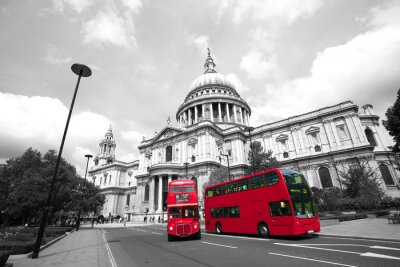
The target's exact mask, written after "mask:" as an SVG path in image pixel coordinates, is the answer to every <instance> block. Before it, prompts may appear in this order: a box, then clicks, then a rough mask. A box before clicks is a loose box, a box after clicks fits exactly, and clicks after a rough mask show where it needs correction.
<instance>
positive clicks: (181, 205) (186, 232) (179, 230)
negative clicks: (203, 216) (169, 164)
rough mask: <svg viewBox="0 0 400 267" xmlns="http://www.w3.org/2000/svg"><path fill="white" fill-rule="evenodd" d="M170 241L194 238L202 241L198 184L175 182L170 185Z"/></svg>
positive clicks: (168, 230)
mask: <svg viewBox="0 0 400 267" xmlns="http://www.w3.org/2000/svg"><path fill="white" fill-rule="evenodd" d="M167 207H168V213H167V214H168V224H167V232H168V241H171V240H173V239H175V238H183V237H190V236H193V237H194V238H196V239H201V231H200V216H199V207H198V197H197V191H196V183H195V182H194V181H192V180H175V181H171V182H170V183H169V185H168V205H167Z"/></svg>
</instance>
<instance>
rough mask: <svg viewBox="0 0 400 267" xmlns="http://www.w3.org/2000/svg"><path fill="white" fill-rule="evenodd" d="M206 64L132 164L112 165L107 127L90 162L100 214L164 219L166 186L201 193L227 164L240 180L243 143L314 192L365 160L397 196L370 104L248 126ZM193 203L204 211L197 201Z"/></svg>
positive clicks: (238, 102)
mask: <svg viewBox="0 0 400 267" xmlns="http://www.w3.org/2000/svg"><path fill="white" fill-rule="evenodd" d="M204 67H205V72H204V74H203V75H201V76H200V77H198V78H197V79H195V80H194V82H193V83H192V84H191V85H190V87H189V92H188V94H187V96H186V98H185V100H184V102H183V104H182V105H181V106H180V107H179V108H178V111H177V114H176V120H177V125H178V126H177V127H172V126H171V125H169V123H168V125H167V126H166V127H165V128H164V129H163V130H162V131H161V132H159V133H157V134H156V135H155V136H154V137H153V138H151V139H148V140H143V141H142V143H141V144H140V146H139V152H140V153H139V159H138V160H136V161H133V162H129V163H124V162H120V161H117V160H115V147H116V145H115V141H114V140H113V136H112V131H111V128H110V129H109V131H108V132H107V133H106V136H105V138H104V139H103V140H102V141H101V142H100V144H99V147H100V151H99V154H98V156H97V157H96V158H95V163H96V165H95V166H94V167H92V168H91V170H90V171H89V180H92V182H94V183H95V184H96V185H99V186H100V187H101V189H102V190H103V192H104V194H105V195H106V198H107V202H106V203H105V205H104V207H103V215H104V216H108V215H113V216H115V215H120V216H124V217H126V218H128V219H129V220H130V221H140V220H143V217H144V216H146V215H149V216H156V217H157V218H158V216H164V213H163V207H164V206H165V204H166V198H167V195H166V194H167V188H168V182H170V181H171V180H175V179H186V178H188V179H193V180H195V181H197V186H198V190H199V192H201V193H202V189H203V185H204V183H205V182H206V181H207V180H208V177H209V175H210V173H211V171H212V170H213V169H215V168H219V167H220V166H221V165H223V166H227V165H228V162H227V160H229V165H230V173H231V176H233V177H234V178H237V177H241V176H243V174H244V172H245V169H246V168H247V166H248V153H249V144H250V142H255V141H256V142H260V144H261V146H262V147H263V148H264V149H265V150H271V151H273V156H275V157H276V158H277V159H278V161H279V162H281V164H282V165H283V167H287V168H291V169H294V170H298V171H300V172H302V173H303V174H304V175H305V177H306V179H307V180H308V182H309V184H310V186H315V187H318V188H327V187H332V186H336V187H341V184H340V182H339V180H338V173H339V170H341V169H343V168H344V167H346V166H348V165H349V164H354V158H359V159H361V160H363V159H365V160H368V162H369V164H370V166H371V167H373V168H375V169H377V170H378V173H379V174H381V176H382V181H383V183H382V187H383V188H384V189H385V191H386V193H387V194H388V195H390V196H397V197H400V191H399V190H398V188H399V177H400V173H399V170H398V169H396V168H395V167H396V164H395V159H394V157H393V154H392V153H391V152H390V150H389V149H388V148H387V147H388V145H389V140H386V137H385V135H384V131H385V129H383V127H382V125H381V124H380V121H379V117H378V116H377V115H374V113H373V109H372V106H371V105H364V106H363V107H362V108H359V106H357V105H355V104H354V103H352V102H351V101H347V102H343V103H339V104H337V105H334V106H330V107H325V108H322V109H319V110H316V111H313V112H309V113H306V114H301V115H298V116H294V117H290V118H287V119H284V120H281V121H277V122H272V123H266V124H263V125H260V126H258V127H254V128H253V127H249V118H250V116H251V109H250V107H249V106H248V104H247V102H246V101H245V100H243V99H242V98H241V97H240V95H239V93H238V92H237V91H236V89H235V87H234V85H233V84H232V83H230V82H229V81H228V80H227V79H226V78H225V76H223V75H222V74H219V73H217V72H216V71H215V64H214V62H213V59H212V58H211V56H210V54H209V55H208V57H207V60H206V63H205V65H204ZM246 127H247V128H246ZM221 154H223V155H227V156H221ZM199 199H200V203H199V204H200V206H203V196H202V195H200V197H199Z"/></svg>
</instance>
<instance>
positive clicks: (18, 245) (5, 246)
mask: <svg viewBox="0 0 400 267" xmlns="http://www.w3.org/2000/svg"><path fill="white" fill-rule="evenodd" d="M43 241H44V240H43ZM35 243H36V241H27V242H21V241H2V242H0V250H8V251H10V254H11V255H15V254H26V253H29V252H31V251H33V248H34V246H35Z"/></svg>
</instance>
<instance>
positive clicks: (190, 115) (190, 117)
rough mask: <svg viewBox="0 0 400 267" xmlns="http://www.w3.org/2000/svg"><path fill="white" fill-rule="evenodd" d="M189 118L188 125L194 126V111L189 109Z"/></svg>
mask: <svg viewBox="0 0 400 267" xmlns="http://www.w3.org/2000/svg"><path fill="white" fill-rule="evenodd" d="M188 116H189V121H188V125H192V109H191V108H189V109H188Z"/></svg>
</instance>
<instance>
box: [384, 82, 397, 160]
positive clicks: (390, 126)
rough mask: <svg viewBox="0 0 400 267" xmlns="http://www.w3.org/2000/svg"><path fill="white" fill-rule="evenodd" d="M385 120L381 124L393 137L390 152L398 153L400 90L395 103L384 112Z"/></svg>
mask: <svg viewBox="0 0 400 267" xmlns="http://www.w3.org/2000/svg"><path fill="white" fill-rule="evenodd" d="M386 118H387V120H383V121H382V123H383V125H384V126H385V128H386V130H388V132H389V134H390V135H391V136H393V141H394V142H395V144H394V146H393V147H392V150H393V152H395V153H400V89H399V90H398V91H397V99H396V102H394V104H393V106H391V107H389V108H388V109H387V111H386Z"/></svg>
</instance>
